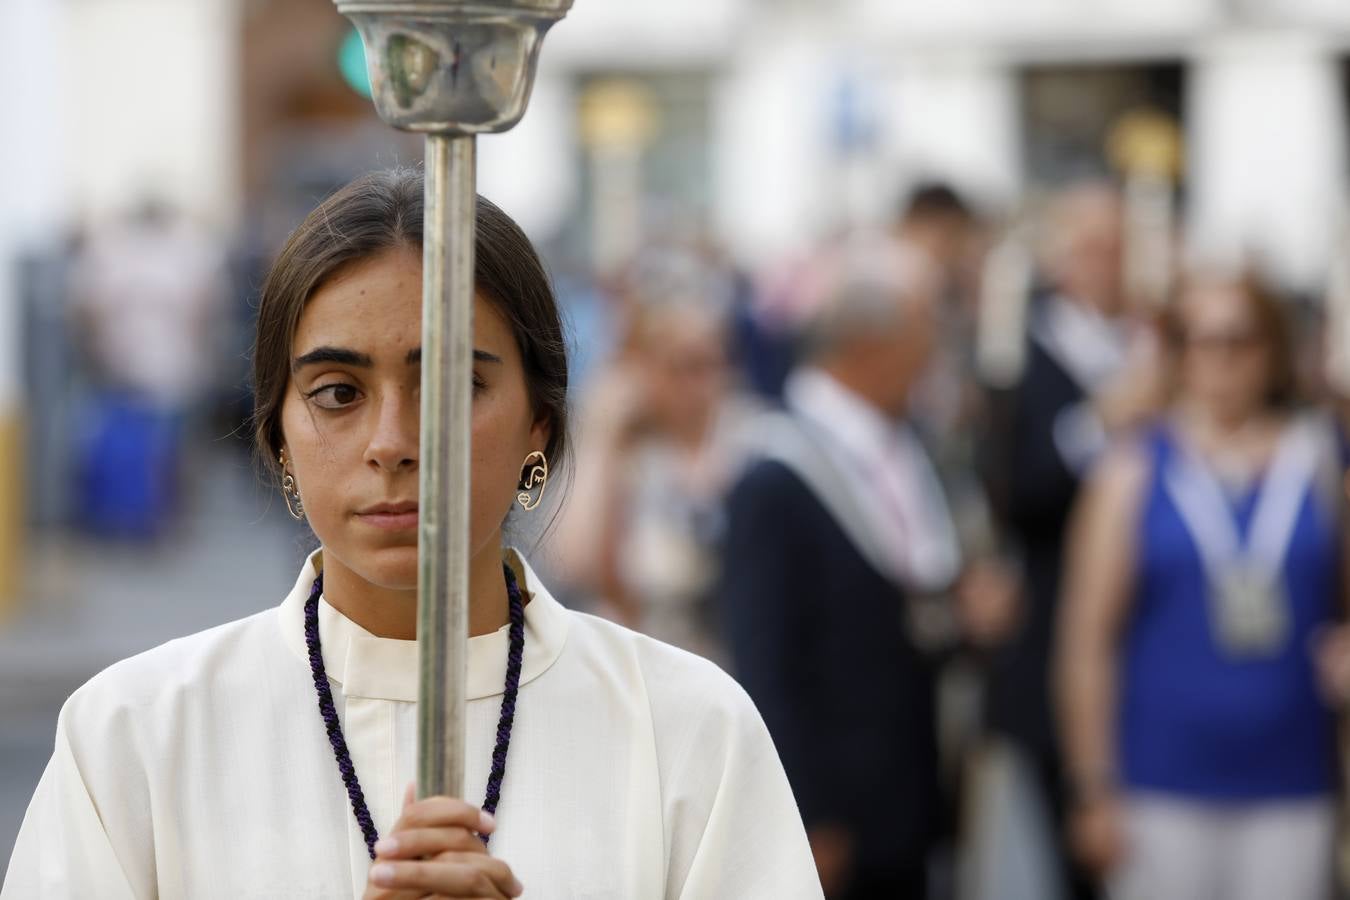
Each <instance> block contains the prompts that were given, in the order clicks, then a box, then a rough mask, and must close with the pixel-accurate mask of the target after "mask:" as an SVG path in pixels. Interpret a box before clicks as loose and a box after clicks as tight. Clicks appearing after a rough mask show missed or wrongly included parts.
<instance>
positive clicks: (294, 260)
mask: <svg viewBox="0 0 1350 900" xmlns="http://www.w3.org/2000/svg"><path fill="white" fill-rule="evenodd" d="M422 205H423V180H422V172H421V171H420V170H418V169H411V168H398V169H390V170H387V171H381V172H373V173H371V174H369V175H364V176H362V177H361V178H358V179H356V180H355V181H353V182H351V183H350V184H348V185H347V186H346V187H344V188H342V189H341V190H339V191H338V192H337V193H335V194H333V195H332V196H330V197H329V198H328V199H326V200H324V201H323V202H322V203H321V204H319V206H318V208H316V209H315V210H314V211H313V212H311V213H310V214H309V215H308V216H307V217H306V218H305V221H303V222H301V223H300V226H299V227H298V228H296V229H295V231H294V232H292V233H291V236H290V237H289V238H288V239H287V241H286V244H285V246H284V247H283V248H282V250H281V253H280V254H279V255H278V256H277V258H276V261H275V262H274V263H272V267H271V269H270V270H269V271H268V273H267V278H266V280H265V281H264V282H263V288H262V296H261V299H260V301H259V305H258V326H257V336H256V339H255V341H254V344H253V408H254V412H253V434H254V440H255V441H256V443H257V448H258V453H259V455H260V456H261V458H262V462H263V464H264V465H265V466H266V467H267V469H268V470H269V471H271V472H272V473H274V474H277V473H279V467H278V465H277V456H278V454H279V453H280V452H281V446H282V435H281V405H282V402H283V401H284V400H285V396H286V386H287V385H288V384H289V383H290V376H291V354H292V353H293V352H294V348H293V347H292V344H293V343H294V341H295V330H296V327H297V325H298V323H299V321H300V314H301V312H302V311H303V310H304V308H305V304H306V303H307V302H308V301H309V298H310V297H311V296H313V294H314V292H315V291H317V290H318V289H319V288H320V287H322V286H323V285H324V283H325V282H327V281H328V280H329V279H330V278H332V277H333V276H334V275H336V274H337V272H338V271H339V270H340V269H341V268H343V267H344V266H346V265H349V264H351V263H353V262H356V261H357V260H362V259H368V258H370V257H372V256H376V255H378V254H380V253H382V252H384V251H386V250H390V249H394V248H398V247H406V248H411V249H420V248H421V246H422ZM477 220H478V228H477V237H476V240H475V243H474V250H475V265H474V281H475V284H476V286H477V288H478V291H479V292H480V293H481V294H483V295H484V296H485V297H486V298H487V299H488V300H489V302H491V303H492V304H493V306H494V307H496V309H497V311H498V312H500V313H501V315H502V317H503V318H505V319H506V321H507V323H508V324H509V325H510V327H511V331H512V333H513V334H514V335H515V338H516V345H517V346H518V347H519V348H520V357H521V360H522V362H523V365H524V368H525V383H526V385H527V387H528V389H529V394H530V402H531V403H532V404H533V405H534V410H535V415H536V416H537V417H542V418H546V419H547V420H548V422H549V426H550V436H549V442H548V446H547V447H545V448H544V452H545V453H546V454H547V456H548V461H549V467H550V468H551V469H553V470H555V471H561V469H562V464H563V462H564V460H565V457H566V454H567V444H568V442H567V346H566V343H565V340H564V337H563V328H562V319H561V317H560V315H559V313H558V303H557V300H556V298H555V297H554V295H553V288H552V286H551V285H550V284H549V279H548V275H547V273H546V272H545V271H544V266H543V264H542V263H541V262H540V260H539V255H538V254H537V253H535V250H534V247H533V246H532V245H531V244H530V240H529V238H527V237H526V236H525V233H524V232H523V231H521V229H520V226H519V225H517V224H516V223H515V222H514V221H513V220H512V219H511V217H510V216H508V215H507V214H506V213H504V212H502V211H501V210H500V209H498V208H497V207H496V206H494V205H493V204H492V203H491V202H489V201H488V200H485V199H484V198H482V197H479V198H478V210H477Z"/></svg>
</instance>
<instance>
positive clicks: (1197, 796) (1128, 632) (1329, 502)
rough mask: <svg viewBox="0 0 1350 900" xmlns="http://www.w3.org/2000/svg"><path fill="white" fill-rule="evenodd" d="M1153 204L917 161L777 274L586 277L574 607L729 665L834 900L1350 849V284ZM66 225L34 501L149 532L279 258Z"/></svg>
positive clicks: (1164, 882) (1069, 882)
mask: <svg viewBox="0 0 1350 900" xmlns="http://www.w3.org/2000/svg"><path fill="white" fill-rule="evenodd" d="M1127 198H1129V199H1127ZM1145 199H1146V198H1145ZM1140 202H1141V201H1140V199H1139V197H1137V196H1135V197H1131V195H1129V194H1128V192H1125V191H1122V190H1121V189H1120V188H1119V187H1118V186H1116V185H1113V184H1110V183H1107V182H1101V181H1084V182H1076V183H1071V184H1065V185H1062V186H1061V187H1059V188H1058V189H1056V190H1054V191H1051V192H1049V193H1047V194H1046V195H1045V196H1042V197H1038V198H1036V199H1035V201H1034V202H1032V201H1028V203H1027V204H1026V207H1025V209H1023V210H1021V211H1019V213H1018V215H1016V216H1014V217H1011V218H1006V219H995V218H993V217H990V216H987V215H985V214H983V213H982V211H980V210H978V209H976V208H974V207H972V206H971V205H969V204H968V203H967V202H966V201H965V200H964V199H963V198H962V197H961V195H960V194H959V193H958V192H957V191H956V190H954V189H953V188H951V187H949V186H947V185H944V184H939V183H931V184H920V185H917V186H915V187H914V188H913V189H912V190H911V191H909V192H908V193H907V195H906V196H905V197H904V198H903V199H902V201H901V202H900V203H899V204H898V207H897V210H896V214H895V216H894V220H893V221H892V222H890V223H889V224H887V225H886V227H881V228H869V229H849V230H841V231H839V232H838V233H835V234H833V235H831V236H830V237H829V238H828V239H827V240H825V241H823V242H821V243H820V245H819V246H816V247H813V248H811V249H810V250H809V252H805V253H802V254H799V255H798V256H796V257H794V258H791V259H784V260H781V261H779V262H778V263H777V264H776V265H774V266H772V267H770V268H769V269H768V270H766V271H758V272H747V271H744V270H742V269H741V268H740V267H738V266H737V265H736V263H735V262H734V261H733V260H731V259H730V258H729V257H728V256H727V255H726V254H724V253H723V252H721V251H720V250H719V248H718V247H716V246H714V245H712V244H710V243H708V242H706V241H697V240H680V239H673V238H672V239H667V240H662V241H653V242H651V243H649V244H648V245H646V246H644V247H643V248H642V250H641V251H640V252H639V253H637V254H636V255H635V256H634V257H633V258H631V259H630V260H628V261H626V262H625V263H624V264H623V265H622V266H619V267H617V268H614V269H612V270H610V271H601V272H598V273H582V274H578V273H577V272H573V271H570V270H568V271H563V270H561V269H560V271H559V278H558V286H559V290H560V293H561V295H562V299H563V302H564V305H565V308H566V309H567V310H568V312H569V315H570V318H571V322H572V326H573V331H574V334H573V341H574V344H575V347H576V348H577V352H576V353H575V354H574V357H575V358H574V372H573V382H574V387H575V390H574V402H575V404H576V407H577V409H576V413H577V415H576V420H575V421H576V422H577V423H578V424H577V433H576V434H575V439H576V445H577V448H578V451H577V453H576V459H577V460H578V462H577V463H576V465H575V468H574V470H573V471H572V472H570V473H568V476H569V480H570V485H569V489H568V490H567V491H566V492H565V493H564V492H556V493H555V494H554V497H553V499H554V502H555V503H556V504H557V505H556V508H555V510H554V511H553V515H551V516H549V517H547V521H548V523H549V524H548V527H547V528H546V529H544V530H543V531H542V533H539V534H531V535H522V536H521V539H522V540H526V541H528V544H527V550H528V549H530V545H533V547H534V549H535V550H536V551H537V552H538V555H539V556H540V558H541V562H542V565H543V567H544V568H546V569H547V570H548V571H549V573H550V574H551V576H552V578H553V580H554V581H556V582H557V583H558V586H559V588H560V590H559V593H560V595H562V596H564V597H565V598H567V600H568V601H569V602H570V603H571V604H572V605H574V606H578V607H581V608H585V609H589V610H592V611H594V612H596V613H598V614H601V615H605V616H608V617H611V618H614V619H616V620H618V621H620V622H622V623H624V624H626V625H628V626H630V627H632V628H635V629H638V630H640V631H643V632H646V633H648V634H650V635H652V636H654V637H657V638H659V639H661V640H664V641H667V642H670V643H673V644H676V645H678V646H681V647H683V648H685V649H687V650H689V651H690V652H693V653H698V654H700V655H703V656H706V657H708V658H710V659H713V660H714V661H716V662H718V663H719V664H720V665H722V666H724V667H725V668H727V669H728V670H729V671H730V672H732V673H733V674H735V676H736V677H737V678H738V680H739V681H740V683H741V684H742V685H743V686H744V688H745V689H746V690H747V691H748V692H749V694H750V695H751V697H752V698H753V699H754V701H755V703H756V704H757V706H758V707H759V709H760V711H761V713H762V715H763V717H764V720H765V722H766V724H767V725H768V728H769V730H770V732H771V733H772V735H773V738H774V741H775V744H776V746H777V749H778V752H779V754H780V756H781V757H782V760H783V763H784V766H785V768H786V771H787V774H788V777H789V780H790V781H791V782H792V787H793V789H794V791H795V793H796V796H797V798H798V802H799V804H800V807H801V810H802V813H803V817H804V819H805V821H806V824H807V828H808V832H809V836H810V839H811V845H812V848H813V851H814V853H815V856H816V862H817V865H818V868H819V871H820V875H821V878H822V880H823V882H824V884H825V888H826V893H827V896H828V897H830V898H831V900H839V898H850V900H852V898H926V897H931V898H947V897H960V898H969V900H985V898H991V900H992V898H998V900H1022V898H1026V900H1057V898H1064V900H1068V898H1090V897H1095V896H1104V894H1103V893H1102V892H1103V891H1105V890H1107V889H1110V891H1111V894H1110V895H1111V896H1112V897H1115V898H1121V900H1134V898H1182V897H1185V898H1216V900H1217V898H1246V897H1250V898H1270V897H1277V896H1278V897H1282V898H1291V900H1297V898H1309V900H1312V898H1321V897H1325V896H1328V893H1329V892H1330V891H1331V890H1332V889H1333V884H1334V883H1336V881H1337V874H1336V873H1337V871H1338V868H1339V867H1338V863H1337V857H1338V846H1339V842H1338V834H1337V822H1338V820H1339V811H1340V810H1341V809H1342V804H1341V803H1340V800H1339V798H1340V784H1341V768H1340V766H1341V759H1342V755H1341V753H1340V750H1339V747H1338V744H1337V733H1336V732H1337V727H1336V726H1337V715H1338V710H1339V709H1340V708H1341V707H1342V706H1343V704H1344V703H1345V701H1346V698H1347V696H1350V632H1345V631H1343V630H1342V626H1341V624H1340V623H1341V621H1342V619H1343V605H1344V599H1345V598H1344V590H1345V584H1344V579H1343V568H1342V567H1343V565H1344V564H1345V562H1346V555H1345V554H1344V552H1343V539H1344V536H1345V529H1344V526H1343V523H1342V519H1343V516H1344V511H1345V507H1346V497H1345V493H1344V490H1343V486H1342V484H1343V473H1344V472H1345V470H1346V467H1347V441H1346V438H1345V429H1344V428H1343V426H1342V421H1343V419H1342V415H1341V413H1342V403H1341V396H1340V394H1339V393H1338V392H1337V390H1336V381H1337V379H1336V378H1335V377H1334V371H1333V370H1334V367H1332V366H1329V365H1328V363H1327V359H1328V354H1327V352H1326V347H1325V346H1324V344H1325V342H1326V336H1327V334H1329V333H1334V332H1335V331H1336V329H1337V327H1340V326H1339V324H1338V322H1337V321H1335V320H1336V316H1337V315H1338V312H1337V310H1339V309H1341V306H1342V305H1343V304H1341V303H1340V302H1339V301H1338V300H1337V298H1334V297H1333V298H1330V299H1328V298H1308V297H1287V296H1283V295H1281V293H1280V292H1279V291H1278V289H1277V288H1276V286H1274V285H1272V284H1270V283H1268V282H1267V281H1265V280H1264V279H1263V277H1262V273H1261V272H1260V271H1258V270H1256V269H1254V268H1248V267H1239V268H1233V267H1227V268H1225V267H1221V266H1217V265H1212V264H1207V263H1206V262H1205V261H1203V260H1192V259H1191V258H1190V257H1189V256H1188V255H1187V253H1186V252H1185V248H1184V247H1181V246H1180V245H1179V242H1177V241H1175V240H1172V239H1171V237H1170V235H1171V234H1174V233H1179V232H1180V230H1181V229H1180V228H1179V227H1176V223H1170V225H1169V226H1168V232H1167V235H1165V236H1164V237H1165V239H1164V240H1162V241H1158V240H1156V235H1155V236H1154V237H1155V239H1154V240H1152V241H1151V243H1150V244H1149V246H1150V247H1152V248H1153V249H1152V253H1153V255H1152V256H1149V255H1148V254H1147V253H1144V252H1142V251H1141V250H1140V246H1139V245H1138V244H1137V238H1136V237H1133V236H1132V235H1135V234H1136V232H1137V229H1133V230H1132V227H1131V224H1132V222H1133V221H1135V220H1136V219H1138V218H1139V216H1140V215H1145V216H1146V214H1147V213H1148V210H1147V209H1145V210H1144V211H1143V213H1141V212H1140V209H1139V208H1138V204H1139V203H1140ZM1132 241H1136V243H1135V244H1134V245H1132V243H1131V242H1132ZM57 256H59V260H57V261H55V262H53V261H49V262H48V263H47V264H44V263H43V262H42V261H41V260H38V261H35V262H34V267H35V268H34V273H30V285H31V286H33V291H34V296H35V297H37V298H38V299H39V300H42V299H43V298H44V297H45V298H46V300H47V301H53V302H45V301H44V302H42V303H34V304H31V305H30V315H29V320H28V324H27V328H28V334H29V338H30V344H31V345H32V346H41V347H44V348H47V349H46V351H44V352H43V353H35V354H30V360H29V385H30V390H31V391H32V392H33V394H34V395H35V399H36V402H35V403H34V404H33V407H34V408H35V409H38V410H47V411H48V412H47V413H45V414H44V415H46V416H47V419H44V420H43V421H39V422H37V423H35V428H34V441H35V448H36V449H35V451H34V452H35V453H36V455H37V464H36V465H35V466H34V471H35V473H36V475H35V479H36V480H35V482H34V498H33V503H34V505H35V510H36V512H35V515H36V516H37V517H38V518H39V519H41V518H43V517H44V516H45V517H46V518H47V519H48V520H49V523H52V524H65V525H71V526H75V527H78V528H80V529H83V530H86V531H89V532H93V533H95V534H97V535H99V536H102V537H110V538H117V539H123V540H125V539H134V540H155V539H157V538H158V537H161V536H163V535H164V534H167V533H171V532H172V530H173V528H174V523H175V521H176V516H177V513H178V510H179V509H180V508H181V506H182V504H183V503H184V502H186V501H185V497H186V496H188V495H190V492H191V485H190V483H186V481H185V479H184V478H183V477H182V473H183V470H184V464H183V459H184V454H185V453H187V452H188V451H187V450H186V449H185V446H186V443H187V442H188V440H189V437H190V436H191V435H192V434H194V433H195V434H202V433H208V434H210V435H211V436H213V437H224V436H226V435H228V434H229V433H230V432H231V431H232V430H238V431H239V432H240V433H241V434H245V435H246V434H247V433H248V430H247V428H239V426H240V425H241V424H242V423H243V422H244V421H246V417H247V414H248V404H247V396H248V394H247V386H246V385H245V384H243V382H242V375H241V373H242V372H243V371H244V368H245V365H244V355H245V353H246V347H247V339H248V330H249V317H250V308H249V305H248V302H247V298H248V297H249V296H250V293H251V288H252V287H253V286H256V284H257V283H258V271H259V270H258V265H259V264H260V263H259V262H258V261H257V260H256V259H253V258H252V257H251V256H249V255H248V254H242V253H229V252H227V251H226V250H224V249H222V247H221V245H220V244H219V243H218V242H213V241H212V240H211V239H209V238H208V237H207V236H206V235H205V234H204V233H202V232H200V231H199V230H197V229H196V228H194V227H193V226H192V225H191V223H189V222H188V221H187V220H185V219H184V218H183V217H181V216H177V215H175V214H174V213H173V212H172V210H170V209H167V208H164V207H162V206H160V205H157V204H155V203H151V202H147V203H146V204H145V205H144V207H143V208H141V209H138V210H137V211H136V212H135V213H134V214H133V215H130V216H128V217H127V218H126V219H124V220H122V221H118V222H116V223H112V224H110V225H108V226H106V227H105V228H103V229H100V230H98V231H95V232H92V233H89V234H85V235H81V236H79V237H78V238H76V239H72V241H71V242H70V244H69V246H67V247H64V248H62V250H61V252H60V253H59V254H57ZM1179 260H1184V261H1185V262H1178V261H1179ZM58 263H59V264H58ZM44 265H45V268H44ZM1132 267H1133V271H1132ZM44 272H45V273H46V274H43V273H44ZM1141 272H1142V273H1143V277H1141V276H1140V273H1141ZM55 301H59V302H55ZM54 336H55V337H54ZM62 361H67V362H69V365H66V364H63V362H62ZM1328 372H1332V373H1333V374H1332V375H1330V376H1329V375H1328ZM72 398H73V399H75V400H78V402H77V403H75V404H73V405H70V404H68V403H66V402H65V401H70V400H71V399H72ZM45 401H50V402H45ZM63 408H69V409H72V410H74V411H75V412H73V413H72V414H70V415H69V416H68V417H66V418H60V417H55V418H54V417H53V416H54V414H53V413H52V412H51V411H52V410H59V409H63ZM58 419H59V420H58ZM239 447H240V449H241V452H243V451H244V449H245V448H246V442H245V441H243V440H240V441H239ZM63 454H64V456H63ZM66 457H68V458H66ZM43 473H47V474H46V475H44V474H43ZM53 473H57V474H53ZM59 473H70V477H68V478H67V477H65V476H63V475H61V474H59ZM559 495H562V500H561V501H559V500H558V499H557V497H558V496H559ZM75 508H78V509H79V510H80V516H79V517H78V519H71V517H70V516H69V510H71V509H75ZM728 789H729V790H734V789H735V787H734V786H728Z"/></svg>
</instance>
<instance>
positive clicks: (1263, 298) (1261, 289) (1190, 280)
mask: <svg viewBox="0 0 1350 900" xmlns="http://www.w3.org/2000/svg"><path fill="white" fill-rule="evenodd" d="M1205 285H1214V286H1219V287H1231V288H1234V289H1236V291H1237V293H1239V294H1241V295H1242V297H1243V299H1244V300H1245V301H1246V303H1247V309H1248V310H1249V311H1250V312H1251V315H1252V318H1253V320H1254V321H1255V324H1256V331H1257V333H1258V334H1260V335H1261V340H1262V342H1263V343H1264V344H1265V348H1266V352H1267V353H1268V354H1269V357H1268V359H1269V363H1270V371H1269V381H1268V383H1267V385H1266V395H1265V398H1264V401H1265V403H1266V405H1267V406H1270V407H1272V408H1288V407H1291V406H1295V405H1296V404H1297V403H1298V402H1299V399H1300V396H1299V395H1300V391H1299V378H1298V369H1297V366H1296V362H1295V356H1294V354H1295V348H1294V327H1293V322H1292V320H1291V311H1290V309H1289V307H1290V306H1291V303H1290V302H1289V301H1287V300H1286V299H1285V298H1284V297H1282V296H1280V295H1279V294H1278V293H1277V292H1276V291H1275V290H1274V288H1272V287H1271V286H1270V284H1269V283H1267V282H1266V280H1265V279H1264V278H1262V277H1261V276H1260V275H1259V274H1257V273H1256V272H1254V271H1250V270H1248V271H1245V272H1242V273H1240V274H1237V275H1223V274H1214V273H1203V272H1197V273H1191V274H1190V275H1188V276H1186V277H1184V278H1183V279H1182V280H1181V283H1180V284H1178V285H1177V288H1176V291H1175V293H1174V294H1173V297H1174V299H1173V302H1172V303H1170V304H1168V307H1167V309H1166V311H1165V312H1164V313H1163V317H1162V330H1163V334H1164V335H1165V336H1166V337H1167V340H1168V343H1169V345H1170V348H1171V350H1172V353H1173V356H1174V358H1175V359H1180V358H1181V355H1182V353H1183V352H1184V351H1185V345H1186V320H1185V312H1184V311H1183V309H1182V307H1184V306H1185V299H1186V295H1187V294H1188V293H1189V292H1190V291H1191V290H1192V289H1193V288H1196V287H1202V286H1205Z"/></svg>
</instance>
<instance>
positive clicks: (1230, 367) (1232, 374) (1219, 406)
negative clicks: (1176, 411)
mask: <svg viewBox="0 0 1350 900" xmlns="http://www.w3.org/2000/svg"><path fill="white" fill-rule="evenodd" d="M1181 322H1182V329H1183V335H1182V338H1183V348H1184V349H1183V354H1182V381H1183V384H1184V386H1185V390H1186V392H1187V393H1188V394H1189V395H1190V396H1191V397H1192V398H1193V399H1194V400H1196V401H1198V402H1200V403H1202V404H1204V405H1206V406H1208V407H1210V408H1212V409H1213V411H1214V412H1216V413H1218V414H1219V415H1222V416H1226V417H1233V416H1240V415H1245V414H1247V413H1250V412H1252V411H1254V410H1255V409H1257V408H1259V407H1260V406H1261V404H1262V401H1263V399H1264V397H1265V395H1266V393H1267V391H1268V390H1269V384H1270V377H1271V375H1270V367H1271V359H1270V348H1269V345H1268V341H1269V338H1268V337H1267V336H1266V335H1263V334H1262V333H1261V328H1260V325H1259V323H1258V321H1257V318H1256V315H1255V313H1254V311H1253V310H1252V303H1251V301H1250V300H1249V299H1248V298H1247V296H1246V295H1245V294H1244V292H1243V289H1242V288H1241V287H1240V286H1238V285H1234V284H1223V283H1211V284H1206V283H1199V284H1196V285H1195V286H1194V287H1192V288H1191V289H1190V290H1189V291H1187V292H1186V295H1185V296H1184V297H1183V298H1182V306H1181Z"/></svg>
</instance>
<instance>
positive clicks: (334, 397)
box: [309, 384, 360, 409]
mask: <svg viewBox="0 0 1350 900" xmlns="http://www.w3.org/2000/svg"><path fill="white" fill-rule="evenodd" d="M359 396H360V394H359V392H358V391H357V390H356V388H354V387H352V386H351V385H350V384H327V385H324V386H323V387H321V388H317V389H315V390H313V391H310V392H309V399H310V400H313V401H314V405H315V406H318V407H320V408H322V409H341V408H342V407H344V406H348V405H350V404H352V403H354V402H356V399H357V397H359Z"/></svg>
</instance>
